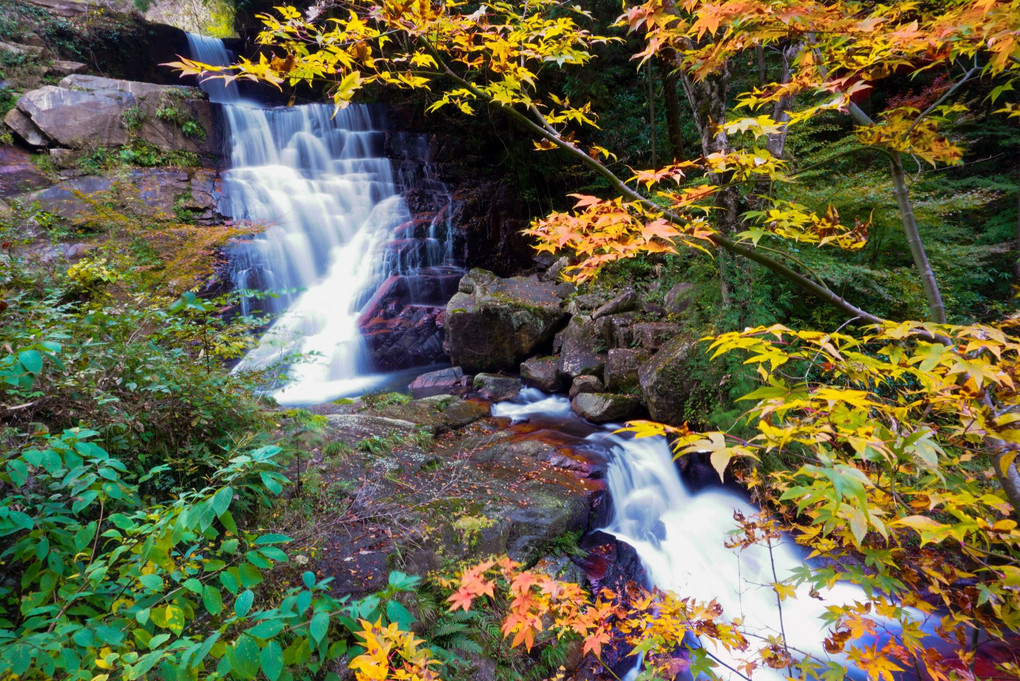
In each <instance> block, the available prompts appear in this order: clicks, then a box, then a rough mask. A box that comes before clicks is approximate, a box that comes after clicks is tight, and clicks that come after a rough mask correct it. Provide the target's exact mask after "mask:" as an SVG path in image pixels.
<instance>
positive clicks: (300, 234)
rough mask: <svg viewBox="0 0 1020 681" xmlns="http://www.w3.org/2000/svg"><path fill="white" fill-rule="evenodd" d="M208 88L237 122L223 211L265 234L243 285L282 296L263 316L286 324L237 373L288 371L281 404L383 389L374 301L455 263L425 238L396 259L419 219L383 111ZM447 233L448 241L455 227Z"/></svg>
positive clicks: (239, 281) (207, 44) (248, 261)
mask: <svg viewBox="0 0 1020 681" xmlns="http://www.w3.org/2000/svg"><path fill="white" fill-rule="evenodd" d="M189 44H190V45H191V49H192V55H193V57H194V58H195V59H197V60H198V61H201V62H202V63H207V64H212V65H227V64H229V63H230V55H229V53H228V52H227V50H226V49H225V48H224V46H223V43H222V42H221V41H219V40H215V39H212V38H206V37H203V36H189ZM202 88H203V90H205V91H206V92H207V93H208V95H209V97H210V99H212V100H213V101H217V102H219V103H220V104H222V106H223V115H224V118H225V120H226V124H227V133H228V134H227V139H228V154H229V158H230V167H229V169H228V170H226V171H225V172H224V173H223V196H222V198H221V201H220V210H221V212H223V213H224V214H225V215H228V216H230V217H232V218H234V219H235V220H238V221H243V222H248V223H251V224H253V225H260V226H264V227H266V229H265V230H264V231H263V232H261V233H259V234H257V235H256V236H255V237H254V238H252V239H251V241H250V242H248V243H246V244H243V245H241V246H239V247H238V248H236V249H235V251H234V253H233V255H232V258H231V261H232V262H231V265H232V267H231V269H232V273H233V274H232V276H233V279H234V283H235V285H236V286H237V288H238V289H241V290H254V289H259V290H264V291H269V292H272V293H273V295H275V296H276V297H274V298H269V299H268V300H265V301H263V302H262V303H261V307H262V308H263V309H265V310H267V311H269V312H272V313H277V314H280V316H279V317H278V318H277V319H276V321H275V322H274V323H273V324H272V326H271V327H270V328H269V330H268V331H267V332H266V333H265V334H264V335H263V337H262V338H261V340H260V341H259V344H258V346H257V347H256V348H254V349H253V350H252V351H251V352H250V353H249V354H248V355H247V356H246V357H245V358H244V359H243V360H242V361H241V363H240V364H239V365H238V366H237V368H236V369H235V370H237V371H245V370H254V369H263V368H267V367H270V366H273V365H281V366H284V365H289V368H288V370H287V378H286V384H285V385H284V386H283V387H282V388H281V389H279V390H278V391H276V393H275V395H274V396H275V397H276V399H277V401H279V402H280V403H282V404H311V403H316V402H323V401H327V400H330V399H333V398H335V397H338V396H341V395H343V394H350V393H353V392H358V391H362V390H364V389H367V388H369V387H371V386H372V385H374V384H377V383H379V382H380V380H379V377H378V376H372V371H373V366H372V360H371V357H370V355H369V352H368V349H367V346H366V344H365V342H364V339H363V338H362V336H361V332H360V329H359V326H358V319H359V316H360V315H361V313H362V311H363V307H364V305H365V303H366V301H368V300H369V299H370V298H371V296H372V293H373V292H374V290H375V289H376V288H377V287H378V286H379V284H380V283H381V282H383V281H384V280H386V278H387V277H389V276H391V275H399V276H401V277H411V276H413V275H414V274H415V272H417V271H419V270H421V269H422V268H425V267H436V266H442V265H445V264H448V259H449V255H448V254H449V251H450V247H449V245H448V244H446V243H439V240H437V239H432V240H431V241H430V240H429V239H425V242H424V243H425V246H424V247H423V248H422V249H419V250H421V251H423V253H421V254H420V255H417V256H416V257H399V254H398V256H394V254H393V249H392V248H390V249H387V244H389V243H391V242H392V240H393V238H394V236H393V235H394V232H395V230H397V228H398V227H400V226H401V225H406V224H408V223H410V222H411V218H412V216H411V214H410V211H409V210H408V208H407V206H406V205H405V203H404V201H403V199H402V198H401V195H400V190H401V187H400V186H399V184H398V182H397V181H396V180H395V177H394V173H393V169H392V166H391V163H390V160H389V159H388V158H386V156H385V155H384V147H385V136H386V133H385V129H384V127H383V125H382V121H381V120H380V118H379V116H378V114H377V112H375V111H373V110H372V109H370V108H369V107H366V106H362V105H351V106H349V107H347V108H346V109H343V110H341V111H339V112H336V111H334V108H333V106H332V105H328V104H304V105H300V106H294V107H265V106H261V105H259V104H257V103H253V102H248V101H244V100H243V99H242V98H241V97H240V95H239V93H238V90H237V86H236V83H229V84H227V85H224V83H223V81H222V79H215V78H207V79H205V80H204V81H203V82H202ZM444 235H445V238H446V240H447V241H449V237H450V230H449V229H448V228H447V229H446V230H445V231H444ZM429 236H433V235H432V234H431V233H430V234H429ZM402 241H403V240H402ZM433 241H434V242H436V243H433ZM408 285H409V287H410V288H412V289H413V281H412V282H410V283H409V284H408ZM412 292H413V291H412ZM412 302H413V301H412ZM444 302H445V301H444ZM247 311H248V308H247V303H246V304H245V312H247Z"/></svg>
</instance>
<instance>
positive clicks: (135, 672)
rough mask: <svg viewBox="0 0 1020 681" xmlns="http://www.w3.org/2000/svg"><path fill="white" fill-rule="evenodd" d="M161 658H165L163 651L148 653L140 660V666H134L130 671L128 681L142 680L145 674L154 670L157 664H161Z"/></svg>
mask: <svg viewBox="0 0 1020 681" xmlns="http://www.w3.org/2000/svg"><path fill="white" fill-rule="evenodd" d="M161 657H163V651H162V650H154V651H152V652H151V653H146V654H145V655H142V657H141V659H140V660H138V664H136V665H134V666H132V667H131V668H130V669H129V670H128V673H127V678H128V680H129V681H130V680H131V679H138V678H141V677H142V675H144V674H145V672H147V671H149V670H150V669H152V667H153V666H154V665H155V664H156V663H157V662H159V659H160V658H161Z"/></svg>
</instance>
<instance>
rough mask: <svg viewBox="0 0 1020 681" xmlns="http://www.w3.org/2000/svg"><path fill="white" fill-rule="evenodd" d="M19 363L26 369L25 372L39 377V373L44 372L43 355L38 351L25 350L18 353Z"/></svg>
mask: <svg viewBox="0 0 1020 681" xmlns="http://www.w3.org/2000/svg"><path fill="white" fill-rule="evenodd" d="M18 361H19V362H21V366H23V367H25V371H27V372H28V373H30V374H32V375H33V376H38V375H39V372H40V371H42V364H43V363H42V355H40V354H39V351H38V350H23V351H22V352H19V353H18Z"/></svg>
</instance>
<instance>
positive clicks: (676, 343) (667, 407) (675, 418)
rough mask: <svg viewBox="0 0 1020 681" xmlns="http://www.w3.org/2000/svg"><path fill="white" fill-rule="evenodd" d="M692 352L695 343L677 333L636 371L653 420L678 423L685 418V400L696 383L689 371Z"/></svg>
mask: <svg viewBox="0 0 1020 681" xmlns="http://www.w3.org/2000/svg"><path fill="white" fill-rule="evenodd" d="M694 352H696V344H695V342H694V341H692V340H690V339H689V338H684V337H682V336H678V337H675V338H673V339H672V340H670V341H668V342H667V343H666V344H665V345H663V346H662V347H661V348H660V349H659V351H658V352H656V353H655V354H654V355H653V356H652V358H651V359H649V360H648V361H647V362H645V363H644V364H642V365H641V368H640V369H639V370H638V379H639V381H640V383H641V395H642V397H643V399H644V403H645V405H646V406H647V407H648V413H649V414H650V415H651V417H652V418H653V419H655V420H656V421H661V422H663V423H669V424H672V425H677V426H678V425H681V424H682V423H683V422H684V421H686V420H687V416H688V415H687V408H686V407H687V400H688V398H689V397H690V394H691V391H692V389H693V387H694V383H695V381H694V377H693V376H692V375H691V370H690V364H691V357H692V356H693V353H694Z"/></svg>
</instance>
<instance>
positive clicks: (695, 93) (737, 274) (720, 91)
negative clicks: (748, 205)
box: [680, 67, 751, 323]
mask: <svg viewBox="0 0 1020 681" xmlns="http://www.w3.org/2000/svg"><path fill="white" fill-rule="evenodd" d="M728 79H729V73H728V69H727V68H725V67H724V68H722V69H721V70H719V71H718V72H716V73H714V74H711V75H709V76H707V77H705V78H704V79H703V80H698V81H696V80H694V79H692V78H690V77H689V76H686V75H685V76H683V77H682V79H681V81H680V82H681V83H682V84H683V88H684V92H685V93H686V95H687V100H688V102H690V105H691V109H692V111H693V112H694V122H695V124H696V125H697V126H698V132H699V134H700V136H701V151H702V154H704V155H705V156H708V155H710V154H715V153H726V152H727V151H729V139H728V137H727V136H726V132H725V131H724V130H723V129H722V128H721V127H720V124H721V123H722V122H723V121H725V120H726V95H727V82H728ZM728 179H729V178H727V177H721V176H710V180H711V181H712V183H713V184H717V185H719V186H721V187H723V188H722V189H721V190H720V191H719V192H718V193H717V194H716V195H715V206H716V208H717V209H718V210H717V212H716V214H715V217H716V220H717V221H718V226H719V231H720V232H722V233H723V234H725V235H727V236H728V237H731V238H732V237H734V236H735V235H736V234H737V233H738V232H740V231H742V226H741V223H740V213H741V209H742V207H743V205H744V201H743V197H742V196H741V195H740V192H739V190H738V189H737V188H736V187H734V186H726V184H727V181H728ZM717 262H718V265H719V291H720V295H721V297H722V302H723V305H724V306H726V307H733V308H735V309H736V312H737V315H738V323H739V322H740V321H742V320H743V318H744V317H745V313H746V310H745V309H743V308H746V306H747V304H748V302H749V300H750V293H751V268H750V266H749V264H748V263H747V262H746V261H743V260H739V259H736V258H733V257H732V256H731V255H730V254H729V253H725V254H724V253H721V252H720V253H719V254H718V256H717Z"/></svg>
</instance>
